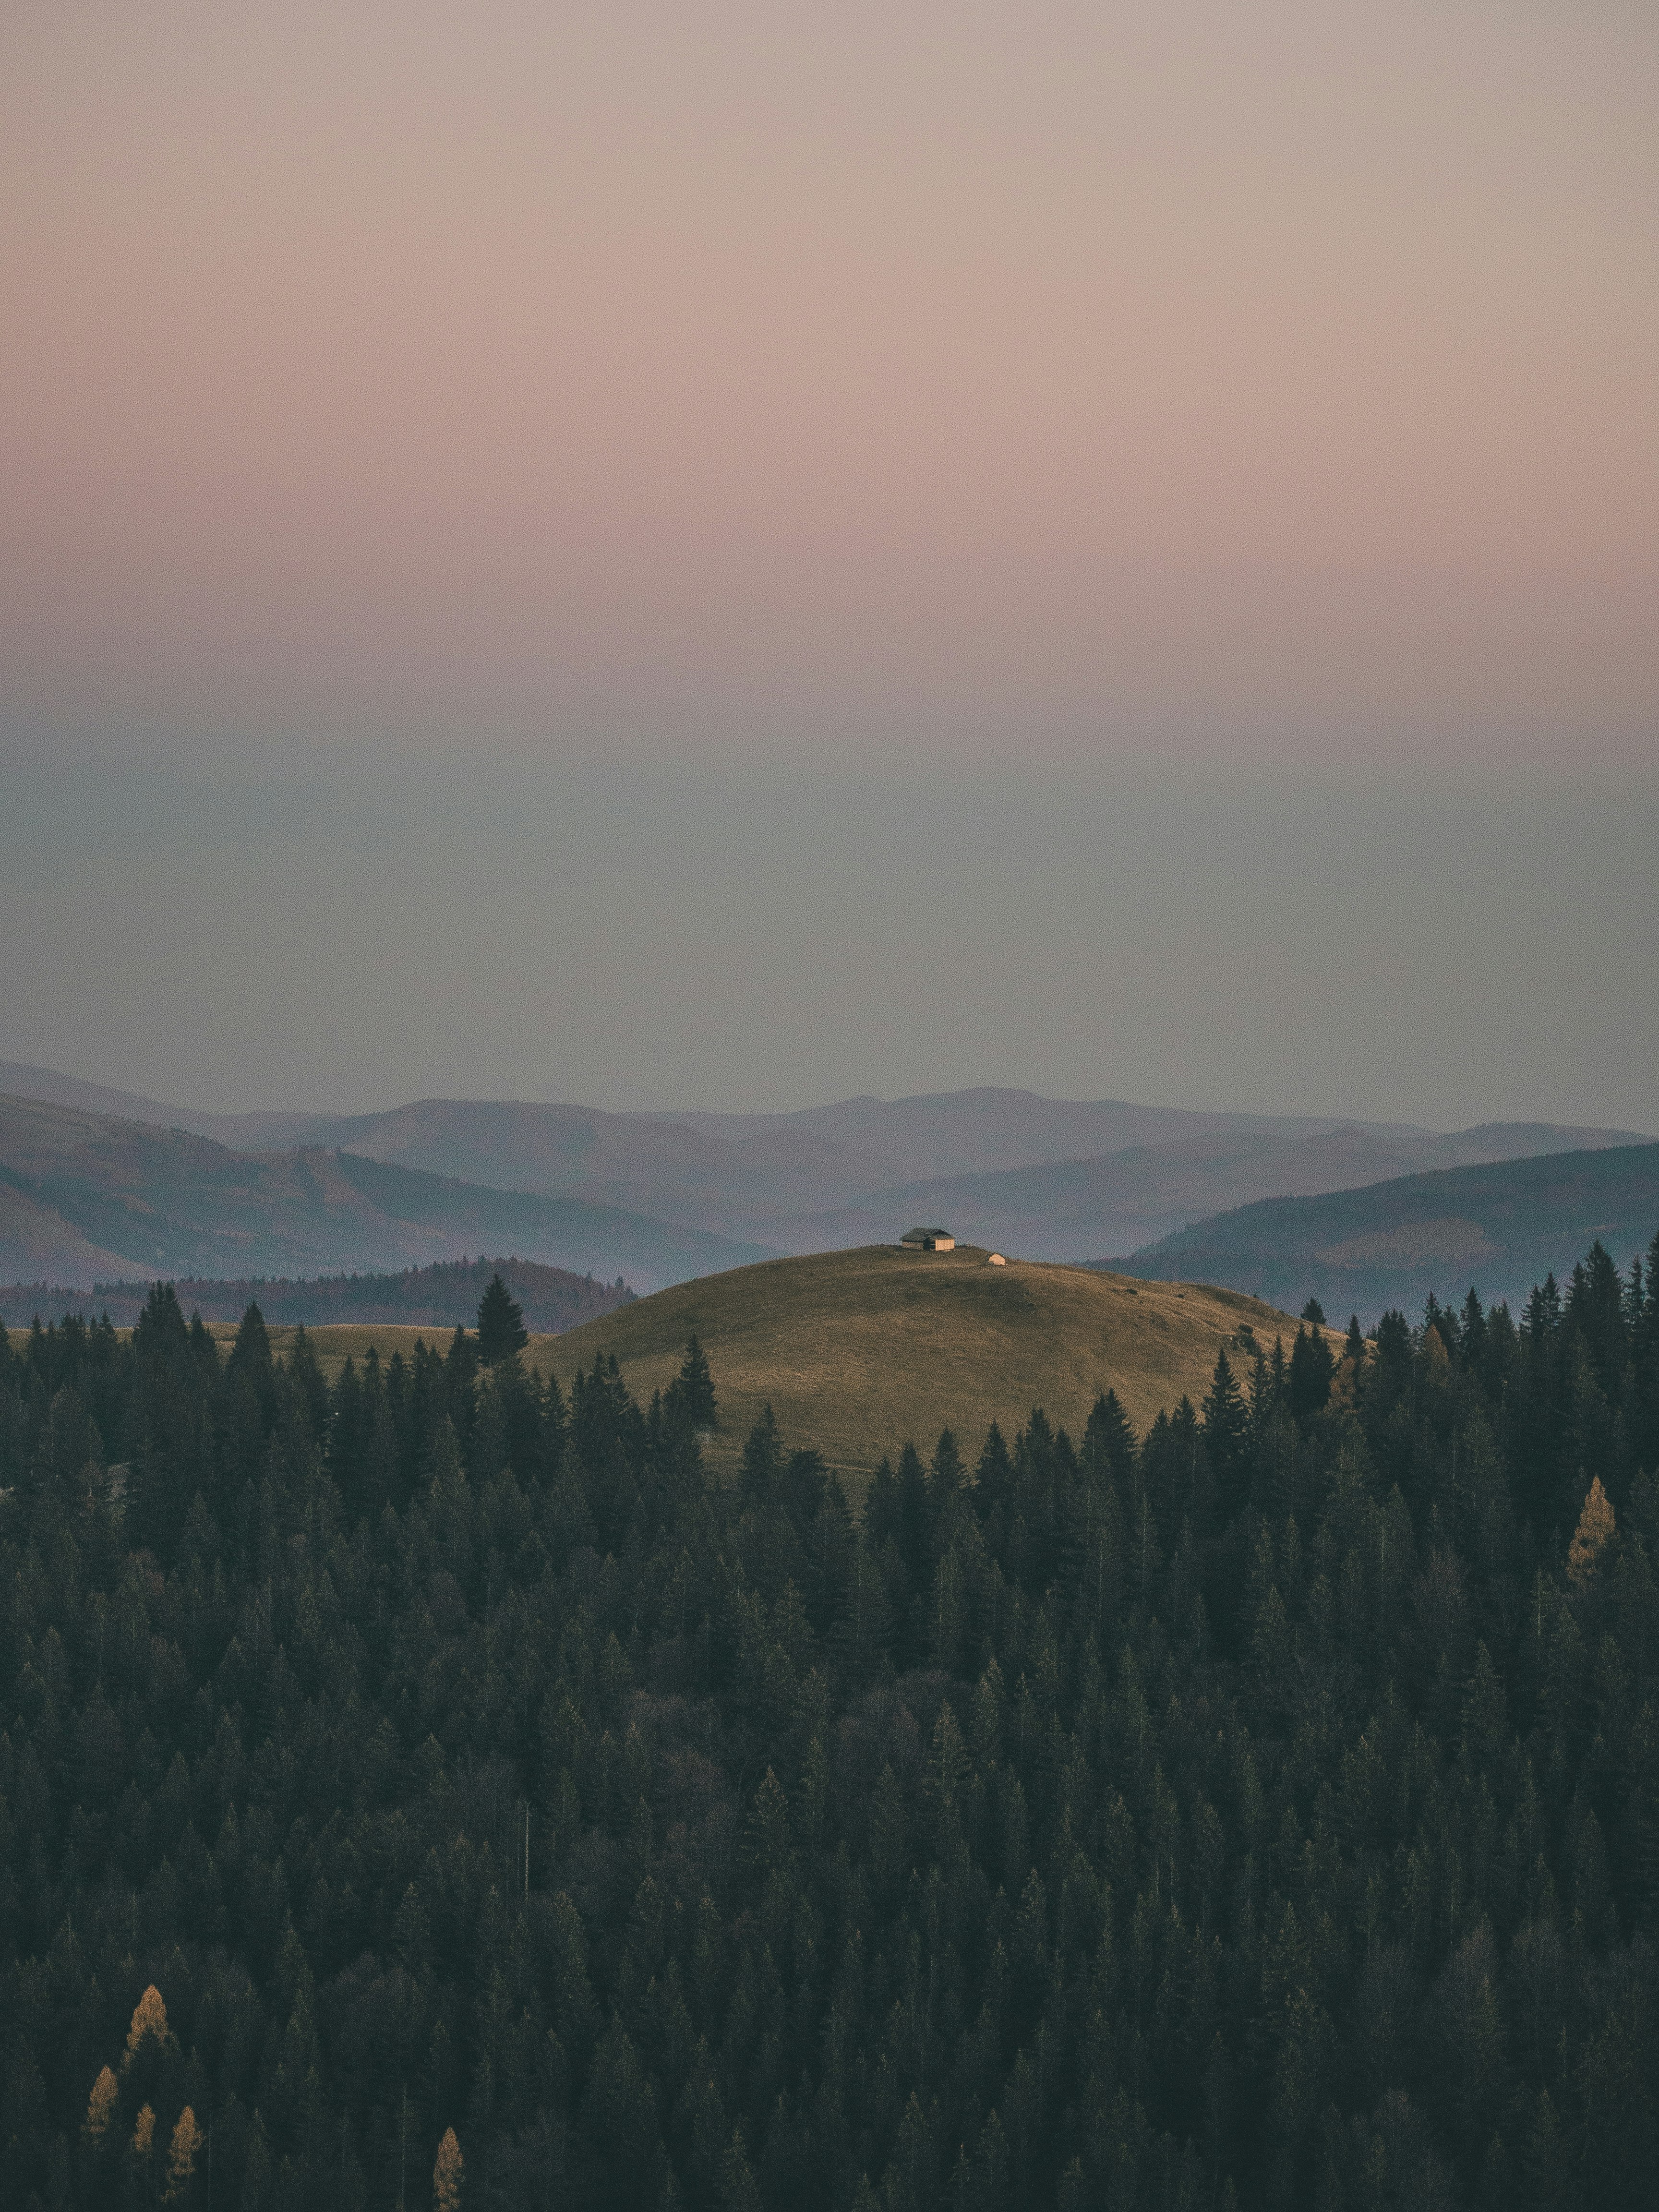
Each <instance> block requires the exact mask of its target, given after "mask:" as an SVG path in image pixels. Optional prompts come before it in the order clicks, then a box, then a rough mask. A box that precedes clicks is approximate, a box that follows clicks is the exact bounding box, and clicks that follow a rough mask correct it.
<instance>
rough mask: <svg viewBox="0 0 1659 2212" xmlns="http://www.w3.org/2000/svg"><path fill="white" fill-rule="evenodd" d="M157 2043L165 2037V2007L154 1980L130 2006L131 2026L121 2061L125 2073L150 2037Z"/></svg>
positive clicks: (164, 2040) (163, 2041)
mask: <svg viewBox="0 0 1659 2212" xmlns="http://www.w3.org/2000/svg"><path fill="white" fill-rule="evenodd" d="M152 2037H154V2039H155V2041H156V2042H157V2043H163V2044H164V2043H165V2042H166V2041H167V2007H166V2006H165V2005H164V2004H163V2003H162V2002H161V1991H160V1990H158V1989H157V1988H156V1986H155V1983H154V1982H152V1983H151V1984H150V1985H149V1988H148V1989H147V1990H145V1991H144V1994H143V1996H141V1997H140V1998H139V2000H138V2002H137V2004H136V2005H135V2006H134V2007H133V2008H132V2026H131V2027H130V2028H129V2029H128V2030H127V2051H126V2056H125V2058H123V2060H122V2061H121V2071H122V2072H123V2073H124V2074H125V2072H126V2070H127V2069H128V2067H129V2066H131V2063H132V2062H133V2060H134V2059H135V2058H136V2057H137V2056H138V2053H139V2052H140V2051H142V2050H143V2047H144V2045H145V2044H147V2043H148V2042H149V2040H150V2039H151V2038H152Z"/></svg>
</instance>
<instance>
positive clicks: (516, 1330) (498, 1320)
mask: <svg viewBox="0 0 1659 2212" xmlns="http://www.w3.org/2000/svg"><path fill="white" fill-rule="evenodd" d="M529 1341H530V1337H529V1333H528V1332H527V1331H526V1328H525V1325H524V1309H523V1308H522V1307H521V1306H520V1304H518V1302H517V1301H516V1300H515V1299H514V1297H513V1294H512V1292H511V1291H509V1290H508V1289H507V1285H506V1284H505V1283H504V1282H503V1281H502V1280H501V1275H500V1273H495V1274H494V1275H492V1276H491V1277H490V1279H489V1289H488V1290H487V1291H485V1292H484V1294H483V1297H482V1298H480V1299H479V1301H478V1357H479V1358H480V1359H481V1360H483V1364H484V1365H485V1366H486V1367H494V1366H495V1364H497V1362H498V1361H501V1360H503V1359H510V1358H512V1356H513V1353H514V1352H522V1351H523V1349H524V1347H525V1346H526V1344H528V1343H529Z"/></svg>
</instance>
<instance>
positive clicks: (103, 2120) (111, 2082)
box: [86, 2066, 120, 2142]
mask: <svg viewBox="0 0 1659 2212" xmlns="http://www.w3.org/2000/svg"><path fill="white" fill-rule="evenodd" d="M119 2095H120V2090H119V2088H118V2087H117V2085H116V2080H115V2076H114V2075H113V2074H112V2073H111V2072H110V2070H109V2069H108V2067H107V2066H106V2067H105V2069H104V2070H103V2072H102V2073H101V2074H100V2075H99V2076H98V2079H97V2080H96V2081H94V2083H93V2085H92V2094H91V2096H89V2097H88V2099H87V2122H86V2125H87V2133H88V2136H90V2137H91V2138H92V2140H93V2142H102V2141H103V2140H104V2136H105V2135H106V2132H107V2131H108V2128H109V2124H110V2122H111V2120H112V2118H114V2116H115V2100H116V2099H117V2098H118V2096H119Z"/></svg>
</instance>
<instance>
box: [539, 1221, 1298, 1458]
mask: <svg viewBox="0 0 1659 2212" xmlns="http://www.w3.org/2000/svg"><path fill="white" fill-rule="evenodd" d="M928 1233H930V1234H932V1233H933V1232H928ZM938 1234H939V1236H944V1235H945V1232H944V1231H939V1232H938ZM1296 1328H1297V1324H1296V1322H1294V1321H1293V1320H1291V1319H1289V1318H1288V1317H1287V1316H1285V1315H1284V1314H1281V1313H1279V1312H1278V1311H1276V1310H1274V1309H1273V1307H1271V1306H1268V1305H1264V1304H1262V1302H1261V1300H1260V1299H1259V1298H1252V1297H1245V1296H1244V1295H1243V1294H1242V1293H1241V1292H1238V1291H1218V1290H1211V1289H1207V1288H1205V1287H1203V1286H1201V1285H1197V1284H1182V1283H1143V1282H1138V1281H1132V1280H1130V1279H1129V1278H1128V1277H1127V1276H1124V1275H1112V1274H1104V1273H1097V1272H1095V1271H1093V1270H1090V1269H1085V1268H1082V1267H1060V1266H1055V1265H1050V1264H1048V1263H1045V1262H1042V1261H1032V1260H1013V1259H1010V1260H1007V1261H1004V1260H1003V1257H1002V1255H1001V1254H1000V1253H998V1254H992V1253H990V1252H987V1251H985V1250H983V1249H981V1248H979V1247H978V1246H975V1245H964V1244H957V1245H955V1246H953V1247H951V1248H950V1249H943V1248H941V1249H932V1250H930V1249H927V1248H926V1247H925V1246H915V1245H912V1244H910V1243H908V1242H907V1243H904V1244H902V1245H891V1244H866V1245H862V1246H860V1247H858V1248H856V1249H854V1250H851V1251H842V1252H818V1253H813V1254H811V1255H808V1256H806V1257H805V1258H796V1259H784V1260H764V1261H760V1262H759V1263H758V1264H757V1265H756V1266H754V1267H736V1268H733V1269H732V1270H731V1271H730V1272H729V1273H725V1274H720V1275H705V1276H702V1277H700V1278H699V1279H697V1280H696V1281H695V1282H690V1283H678V1284H676V1285H674V1286H673V1288H672V1289H671V1290H666V1291H657V1292H656V1293H655V1295H654V1296H653V1297H648V1298H641V1299H639V1300H638V1301H637V1302H636V1303H635V1304H632V1305H629V1306H628V1307H625V1308H623V1310H620V1311H618V1312H616V1313H612V1314H606V1315H605V1316H602V1317H601V1318H600V1319H599V1320H597V1321H592V1322H586V1323H584V1325H583V1326H582V1327H581V1328H578V1329H573V1330H571V1331H570V1332H569V1334H567V1335H564V1336H560V1337H555V1338H552V1339H544V1340H541V1341H540V1342H538V1344H537V1345H536V1346H535V1347H534V1351H533V1354H532V1356H533V1358H534V1359H535V1362H536V1364H538V1365H541V1366H550V1367H551V1368H552V1370H553V1371H554V1372H555V1373H556V1374H557V1376H558V1377H559V1379H560V1381H561V1383H564V1384H565V1385H566V1386H567V1387H568V1384H569V1383H570V1381H571V1379H572V1377H573V1376H574V1375H575V1373H576V1371H577V1370H578V1369H579V1368H588V1367H591V1366H592V1363H593V1359H594V1357H595V1355H596V1354H606V1355H608V1354H610V1353H612V1352H614V1353H615V1355H616V1357H617V1363H618V1364H619V1365H620V1367H621V1369H622V1372H623V1379H624V1380H625V1381H626V1383H627V1384H628V1386H629V1389H630V1390H632V1391H633V1392H634V1394H635V1395H636V1396H637V1397H639V1398H641V1399H648V1398H649V1397H650V1395H651V1393H652V1392H653V1390H657V1389H666V1388H667V1386H668V1385H669V1383H671V1382H672V1381H673V1379H674V1376H675V1375H676V1374H677V1373H678V1370H679V1366H680V1363H681V1361H682V1360H683V1359H684V1356H685V1346H686V1340H687V1339H688V1337H690V1336H693V1335H695V1336H696V1338H697V1340H698V1341H699V1343H700V1344H701V1345H702V1348H703V1351H704V1352H706V1353H707V1355H708V1364H709V1366H710V1368H711V1370H713V1374H714V1389H715V1393H716V1395H717V1397H718V1399H719V1402H720V1429H719V1431H717V1432H716V1433H715V1434H714V1436H712V1437H708V1439H707V1440H706V1443H705V1453H706V1455H707V1457H708V1461H709V1462H710V1464H711V1465H712V1466H713V1467H714V1468H717V1469H719V1468H726V1467H729V1466H731V1465H732V1464H734V1463H735V1462H736V1461H737V1459H738V1455H739V1454H740V1453H741V1450H742V1448H743V1440H744V1437H745V1436H746V1435H747V1433H748V1431H749V1429H750V1426H751V1425H752V1424H753V1423H754V1422H755V1421H756V1420H757V1419H758V1418H759V1416H760V1413H761V1412H762V1409H763V1407H765V1406H766V1405H767V1404H768V1403H769V1404H770V1405H771V1407H772V1408H773V1410H774V1412H775V1414H776V1416H777V1419H778V1425H779V1427H780V1428H781V1431H782V1432H783V1436H784V1439H785V1442H786V1443H789V1444H807V1443H810V1444H811V1445H813V1446H815V1447H816V1448H817V1449H818V1450H819V1451H821V1452H822V1453H823V1455H824V1457H825V1458H826V1459H827V1460H828V1461H829V1462H830V1463H831V1464H832V1465H833V1466H835V1467H836V1468H840V1469H842V1471H843V1473H844V1474H846V1475H847V1476H848V1477H849V1478H851V1479H852V1480H853V1481H854V1483H857V1482H858V1481H859V1480H860V1479H861V1478H862V1477H863V1476H864V1475H866V1474H869V1473H871V1472H872V1471H873V1469H874V1468H875V1467H876V1465H877V1463H878V1461H879V1460H880V1459H881V1457H882V1455H883V1454H884V1453H896V1451H897V1450H898V1449H899V1447H900V1446H901V1445H902V1443H904V1442H905V1440H906V1439H907V1438H911V1439H914V1440H915V1442H917V1443H924V1444H931V1443H933V1439H934V1438H935V1437H937V1436H938V1434H939V1431H940V1429H941V1428H944V1427H945V1426H946V1425H948V1426H949V1427H951V1429H953V1430H954V1431H955V1432H956V1434H957V1437H958V1439H959V1441H960V1442H961V1444H962V1447H963V1450H964V1451H965V1452H967V1453H969V1455H972V1454H974V1453H976V1452H977V1451H978V1449H979V1446H980V1443H981V1441H982V1439H983V1437H984V1434H985V1431H986V1430H987V1428H988V1427H989V1425H990V1424H991V1423H992V1421H993V1420H996V1421H1000V1423H1001V1424H1002V1425H1003V1428H1004V1430H1005V1431H1006V1432H1008V1433H1010V1434H1012V1431H1013V1429H1014V1428H1015V1427H1017V1426H1018V1425H1019V1424H1020V1423H1021V1422H1023V1421H1024V1419H1025V1418H1026V1416H1027V1415H1028V1414H1029V1413H1030V1410H1031V1407H1033V1406H1034V1405H1040V1406H1042V1407H1043V1409H1044V1411H1045V1412H1046V1413H1048V1417H1049V1419H1051V1420H1053V1421H1054V1422H1055V1423H1057V1424H1058V1425H1061V1426H1063V1427H1065V1428H1067V1429H1069V1430H1070V1431H1071V1432H1072V1433H1073V1436H1076V1435H1079V1434H1080V1433H1081V1431H1082V1427H1083V1424H1084V1422H1085V1420H1086V1419H1087V1418H1088V1413H1089V1408H1090V1407H1091V1406H1092V1405H1093V1403H1094V1401H1095V1398H1096V1396H1097V1394H1098V1393H1099V1392H1100V1391H1102V1390H1104V1389H1115V1391H1116V1392H1117V1395H1118V1397H1119V1399H1120V1400H1121V1402H1122V1405H1123V1407H1124V1410H1125V1411H1126V1412H1127V1413H1128V1415H1129V1418H1130V1419H1132V1420H1133V1422H1134V1424H1135V1425H1136V1427H1137V1428H1138V1429H1139V1430H1140V1431H1143V1432H1144V1431H1145V1430H1146V1427H1147V1426H1148V1425H1149V1424H1150V1423H1151V1422H1152V1419H1153V1418H1154V1416H1155V1415H1156V1414H1157V1413H1158V1412H1159V1410H1160V1409H1161V1408H1163V1407H1171V1408H1172V1407H1174V1406H1175V1405H1176V1404H1177V1403H1178V1401H1180V1399H1181V1397H1182V1395H1183V1393H1184V1394H1186V1395H1189V1396H1190V1397H1191V1398H1192V1399H1193V1401H1194V1404H1196V1403H1197V1401H1198V1400H1199V1399H1200V1397H1201V1396H1202V1395H1203V1394H1204V1392H1205V1391H1206V1389H1208V1388H1209V1384H1210V1378H1211V1376H1212V1373H1213V1370H1214V1368H1215V1360H1216V1354H1217V1352H1218V1351H1220V1350H1221V1349H1222V1347H1223V1346H1228V1347H1230V1349H1232V1350H1233V1352H1234V1355H1235V1357H1236V1358H1237V1357H1239V1356H1240V1351H1241V1347H1242V1346H1245V1345H1247V1344H1248V1340H1249V1332H1252V1331H1253V1332H1254V1334H1255V1337H1256V1338H1257V1339H1258V1340H1260V1341H1261V1342H1262V1343H1263V1345H1264V1346H1270V1345H1271V1344H1272V1342H1273V1337H1274V1336H1275V1335H1276V1334H1283V1335H1284V1336H1285V1342H1286V1345H1287V1346H1288V1344H1289V1342H1290V1340H1291V1338H1292V1337H1294V1335H1295V1334H1296ZM1243 1356H1244V1357H1245V1358H1247V1359H1248V1354H1247V1353H1246V1354H1244V1355H1243Z"/></svg>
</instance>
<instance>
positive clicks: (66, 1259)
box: [0, 1097, 765, 1289]
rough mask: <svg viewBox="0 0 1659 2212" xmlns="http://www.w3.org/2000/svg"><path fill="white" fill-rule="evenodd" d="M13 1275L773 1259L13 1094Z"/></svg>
mask: <svg viewBox="0 0 1659 2212" xmlns="http://www.w3.org/2000/svg"><path fill="white" fill-rule="evenodd" d="M0 1179H3V1186H4V1188H6V1190H7V1193H8V1202H9V1217H10V1218H9V1228H8V1221H7V1218H6V1217H4V1216H0V1278H4V1277H9V1276H17V1277H19V1278H24V1279H52V1280H54V1281H57V1282H60V1283H69V1284H71V1285H82V1286H85V1285H89V1284H90V1283H92V1282H93V1281H94V1280H109V1279H112V1277H117V1276H121V1275H125V1276H135V1275H137V1276H143V1277H145V1278H149V1277H151V1276H155V1275H173V1276H177V1275H185V1276H191V1277H213V1278H219V1279H244V1278H246V1277H248V1276H252V1275H286V1276H295V1275H315V1274H321V1273H330V1272H333V1271H336V1270H341V1269H348V1268H356V1269H358V1270H363V1269H384V1268H392V1269H398V1268H402V1267H408V1266H410V1265H416V1266H418V1265H422V1264H424V1263H426V1262H428V1261H434V1260H459V1259H462V1258H468V1257H471V1255H475V1254H477V1253H479V1252H486V1251H498V1252H499V1251H502V1250H507V1251H516V1252H517V1253H518V1254H519V1255H520V1257H522V1258H525V1259H532V1260H538V1261H544V1262H547V1263H548V1264H550V1265H553V1266H556V1267H567V1268H569V1269H570V1270H571V1271H572V1272H573V1273H576V1274H582V1275H585V1274H593V1275H597V1276H599V1277H600V1278H601V1279H611V1278H614V1277H615V1276H617V1275H623V1276H626V1277H627V1278H628V1279H629V1280H631V1281H633V1282H635V1283H637V1284H639V1285H641V1287H642V1288H647V1289H654V1288H657V1287H659V1285H663V1284H665V1283H670V1282H676V1281H680V1280H683V1279H684V1278H685V1277H687V1276H689V1275H694V1274H700V1273H708V1272H709V1271H710V1270H712V1269H714V1268H719V1267H733V1266H738V1265H740V1264H741V1263H742V1262H744V1261H747V1260H752V1259H754V1258H756V1257H757V1256H760V1255H761V1254H762V1253H763V1251H764V1249H765V1248H764V1247H759V1248H757V1246H755V1245H753V1244H746V1243H740V1242H734V1241H733V1240H732V1239H730V1238H726V1237H716V1236H711V1235H709V1234H708V1233H706V1232H703V1231H697V1230H693V1229H686V1228H682V1227H679V1226H676V1225H670V1224H667V1223H663V1222H658V1221H652V1220H649V1219H647V1218H643V1217H641V1216H640V1215H638V1214H635V1213H632V1212H628V1211H626V1210H624V1209H623V1208H619V1207H615V1206H593V1205H590V1204H587V1203H586V1202H584V1201H582V1200H577V1199H567V1198H548V1197H545V1196H542V1195H538V1194H533V1193H524V1192H513V1191H505V1190H498V1189H489V1188H478V1187H476V1186H473V1185H470V1184H467V1183H464V1182H458V1181H455V1180H453V1178H446V1177H441V1176H430V1175H424V1174H422V1173H420V1172H419V1171H417V1170H411V1169H405V1168H399V1167H393V1166H388V1165H386V1164H384V1163H382V1162H380V1161H375V1160H368V1159H359V1158H353V1156H352V1155H351V1154H349V1153H341V1152H325V1151H323V1150H321V1149H320V1148H317V1147H312V1148H303V1149H300V1150H296V1151H294V1152H270V1153H257V1152H256V1153H250V1152H231V1151H229V1150H228V1149H227V1148H226V1147H225V1146H222V1145H217V1144H215V1143H214V1142H213V1141H212V1140H211V1139H208V1138H205V1137H197V1136H192V1135H191V1134H189V1133H186V1132H185V1131H181V1130H161V1129H157V1128H155V1127H147V1126H145V1125H143V1124H142V1123H139V1122H135V1121H118V1120H115V1119H114V1118H112V1117H111V1116H108V1115H91V1114H86V1113H82V1112H77V1111H76V1110H75V1109H70V1108H66V1107H60V1106H51V1105H46V1104H44V1103H40V1102H39V1101H33V1100H23V1099H16V1098H3V1097H0Z"/></svg>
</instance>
